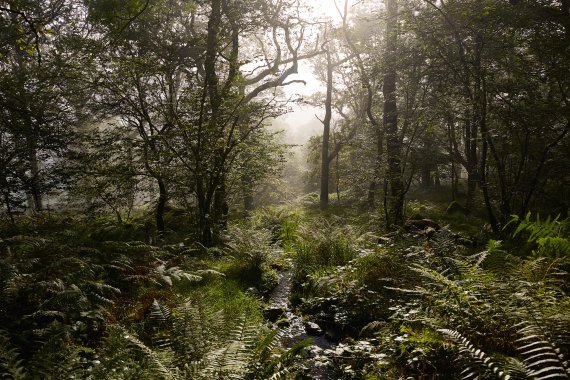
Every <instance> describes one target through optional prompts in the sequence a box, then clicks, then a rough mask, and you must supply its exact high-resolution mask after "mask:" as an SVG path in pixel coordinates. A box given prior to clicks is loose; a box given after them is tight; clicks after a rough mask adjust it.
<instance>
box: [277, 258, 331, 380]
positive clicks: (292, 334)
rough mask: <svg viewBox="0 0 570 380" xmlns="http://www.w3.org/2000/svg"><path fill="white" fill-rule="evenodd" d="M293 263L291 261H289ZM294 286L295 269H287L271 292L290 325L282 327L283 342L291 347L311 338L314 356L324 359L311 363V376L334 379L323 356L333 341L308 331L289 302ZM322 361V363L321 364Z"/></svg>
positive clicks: (325, 379)
mask: <svg viewBox="0 0 570 380" xmlns="http://www.w3.org/2000/svg"><path fill="white" fill-rule="evenodd" d="M289 264H291V263H289ZM292 286H293V270H285V271H282V272H280V273H279V283H278V285H277V286H276V287H275V289H273V291H272V292H271V294H270V297H269V299H270V303H271V305H272V306H275V307H279V308H281V309H283V310H284V312H285V315H286V316H287V319H288V320H289V326H287V327H282V331H283V334H282V338H281V343H282V344H283V346H284V347H285V348H290V347H292V346H294V345H295V344H297V343H299V342H300V341H302V340H304V339H307V338H311V339H312V340H313V346H312V347H310V348H309V351H310V352H311V353H312V354H313V356H321V358H324V359H325V360H324V361H322V360H321V361H319V360H314V361H313V362H311V363H310V365H309V367H310V376H311V378H312V379H320V380H334V379H336V377H335V376H334V372H333V370H332V368H331V367H330V366H329V365H326V364H325V363H326V357H324V356H322V353H323V351H324V350H327V349H330V348H331V347H333V343H332V342H331V341H329V340H328V339H327V338H326V337H325V335H324V334H320V335H311V334H309V333H308V332H307V329H306V327H305V323H304V322H303V319H302V318H301V316H300V315H298V314H296V313H295V312H294V311H293V308H292V307H291V303H290V302H289V296H290V294H291V288H292ZM319 363H321V364H319Z"/></svg>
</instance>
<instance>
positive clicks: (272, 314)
mask: <svg viewBox="0 0 570 380" xmlns="http://www.w3.org/2000/svg"><path fill="white" fill-rule="evenodd" d="M284 316H285V309H284V308H283V307H281V306H278V305H269V306H267V307H266V308H265V309H263V317H264V318H265V319H267V320H268V321H270V322H276V321H277V320H278V319H279V318H283V317H284Z"/></svg>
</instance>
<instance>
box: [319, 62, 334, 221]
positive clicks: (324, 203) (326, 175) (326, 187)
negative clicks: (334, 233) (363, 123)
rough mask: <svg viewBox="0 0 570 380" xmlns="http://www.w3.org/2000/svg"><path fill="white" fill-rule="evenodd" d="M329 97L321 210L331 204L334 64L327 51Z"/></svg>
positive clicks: (324, 122) (326, 106) (322, 163)
mask: <svg viewBox="0 0 570 380" xmlns="http://www.w3.org/2000/svg"><path fill="white" fill-rule="evenodd" d="M325 54H326V56H327V97H326V100H325V118H324V120H323V146H322V151H321V153H322V154H321V195H320V206H321V210H326V209H327V207H328V206H329V178H330V160H329V139H330V131H331V120H332V87H333V64H332V62H331V55H330V53H329V52H328V51H327V52H325Z"/></svg>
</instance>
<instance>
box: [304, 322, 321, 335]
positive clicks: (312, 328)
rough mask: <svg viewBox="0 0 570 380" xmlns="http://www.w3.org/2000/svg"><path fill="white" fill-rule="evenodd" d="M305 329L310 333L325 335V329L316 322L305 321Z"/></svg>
mask: <svg viewBox="0 0 570 380" xmlns="http://www.w3.org/2000/svg"><path fill="white" fill-rule="evenodd" d="M305 330H306V331H307V334H309V335H316V336H319V335H323V330H322V329H321V327H320V326H319V325H317V324H316V323H315V322H305Z"/></svg>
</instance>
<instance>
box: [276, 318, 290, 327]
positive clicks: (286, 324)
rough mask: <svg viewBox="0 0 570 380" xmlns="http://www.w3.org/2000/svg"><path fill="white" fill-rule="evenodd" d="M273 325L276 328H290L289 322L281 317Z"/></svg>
mask: <svg viewBox="0 0 570 380" xmlns="http://www.w3.org/2000/svg"><path fill="white" fill-rule="evenodd" d="M275 324H276V325H277V327H289V326H291V321H289V318H287V317H283V318H279V319H278V320H277V322H275Z"/></svg>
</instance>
